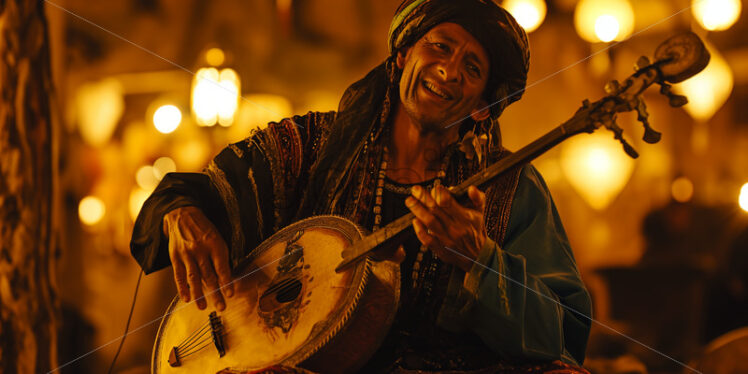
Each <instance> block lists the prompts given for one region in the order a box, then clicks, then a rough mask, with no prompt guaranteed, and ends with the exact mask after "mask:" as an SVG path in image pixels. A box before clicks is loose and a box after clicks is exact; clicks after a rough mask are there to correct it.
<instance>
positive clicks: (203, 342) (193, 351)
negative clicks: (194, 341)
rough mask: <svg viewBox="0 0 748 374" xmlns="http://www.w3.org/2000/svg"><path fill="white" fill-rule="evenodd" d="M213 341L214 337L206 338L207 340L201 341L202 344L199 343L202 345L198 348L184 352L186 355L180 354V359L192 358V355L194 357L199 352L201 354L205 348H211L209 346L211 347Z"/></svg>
mask: <svg viewBox="0 0 748 374" xmlns="http://www.w3.org/2000/svg"><path fill="white" fill-rule="evenodd" d="M212 340H213V337H212V336H207V337H205V338H204V339H203V340H201V341H200V343H199V344H202V345H197V346H195V347H191V348H190V350H188V351H186V352H184V353H180V354H179V357H180V358H185V357H187V356H190V355H192V354H195V353H197V352H200V351H201V350H203V349H205V347H207V346H209V345H210V342H211V341H212Z"/></svg>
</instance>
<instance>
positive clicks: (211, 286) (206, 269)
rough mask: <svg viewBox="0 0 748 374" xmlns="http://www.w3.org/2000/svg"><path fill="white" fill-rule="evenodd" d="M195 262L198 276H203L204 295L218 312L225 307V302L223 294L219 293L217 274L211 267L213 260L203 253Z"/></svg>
mask: <svg viewBox="0 0 748 374" xmlns="http://www.w3.org/2000/svg"><path fill="white" fill-rule="evenodd" d="M197 264H198V266H200V276H201V277H202V278H203V283H205V286H206V287H207V290H208V292H207V293H206V295H205V296H206V297H207V298H208V300H210V303H211V304H213V305H214V306H215V307H216V309H218V311H219V312H222V311H223V310H224V309H225V308H226V303H225V302H224V301H223V295H221V289H220V287H219V285H218V276H217V275H216V271H215V269H214V268H213V261H212V260H211V259H210V257H208V256H207V255H203V256H202V257H200V258H198V259H197Z"/></svg>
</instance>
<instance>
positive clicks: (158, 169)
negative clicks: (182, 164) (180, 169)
mask: <svg viewBox="0 0 748 374" xmlns="http://www.w3.org/2000/svg"><path fill="white" fill-rule="evenodd" d="M175 171H177V164H176V163H174V160H172V159H171V158H169V157H160V158H159V159H158V160H156V161H155V162H153V175H154V176H155V177H156V179H157V180H159V181H160V180H161V179H163V178H164V175H166V174H167V173H172V172H175Z"/></svg>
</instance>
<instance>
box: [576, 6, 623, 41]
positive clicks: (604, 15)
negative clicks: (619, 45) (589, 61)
mask: <svg viewBox="0 0 748 374" xmlns="http://www.w3.org/2000/svg"><path fill="white" fill-rule="evenodd" d="M574 26H575V27H576V29H577V33H579V36H581V37H582V38H583V39H584V40H586V41H588V42H591V43H596V42H609V41H613V40H623V39H626V38H627V37H628V36H629V35H631V32H633V31H634V10H633V8H632V7H631V4H630V3H629V2H628V1H627V0H581V1H579V3H577V7H576V9H575V10H574Z"/></svg>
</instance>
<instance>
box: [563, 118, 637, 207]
mask: <svg viewBox="0 0 748 374" xmlns="http://www.w3.org/2000/svg"><path fill="white" fill-rule="evenodd" d="M561 147H562V148H561V168H562V170H563V171H564V174H565V175H566V177H567V178H568V180H569V183H571V185H572V187H574V189H575V190H576V191H577V192H579V194H580V195H581V196H582V197H583V198H584V199H585V201H587V203H588V204H589V205H590V206H591V207H593V208H595V209H598V210H602V209H604V208H606V207H607V206H608V205H609V204H610V203H611V202H612V201H613V199H615V198H616V196H618V194H619V193H620V192H621V190H622V189H623V187H624V186H625V185H626V183H627V182H628V180H629V178H630V177H631V173H632V171H633V169H634V162H633V160H631V158H629V157H628V156H627V155H626V153H624V152H623V149H621V143H619V142H618V141H617V140H615V139H613V136H612V135H611V134H609V133H607V132H596V133H594V134H591V135H586V134H583V135H577V136H575V137H573V138H571V139H569V140H567V141H566V142H564V143H563V144H562V146H561Z"/></svg>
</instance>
